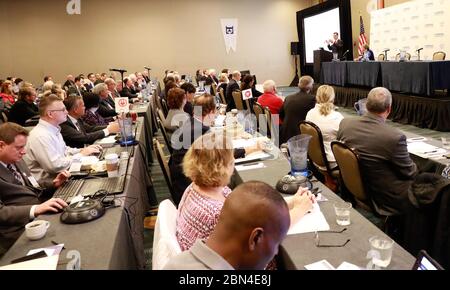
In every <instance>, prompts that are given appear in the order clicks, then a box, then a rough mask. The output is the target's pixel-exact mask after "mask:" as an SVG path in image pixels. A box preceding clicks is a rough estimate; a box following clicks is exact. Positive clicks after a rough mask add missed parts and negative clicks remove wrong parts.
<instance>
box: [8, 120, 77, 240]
mask: <svg viewBox="0 0 450 290" xmlns="http://www.w3.org/2000/svg"><path fill="white" fill-rule="evenodd" d="M27 136H28V131H27V130H26V129H25V128H23V127H21V126H19V125H17V124H14V123H5V124H2V125H0V248H2V247H3V248H4V249H7V248H9V247H10V246H11V245H12V244H13V243H14V241H15V240H16V239H17V238H18V237H19V236H20V234H21V233H22V232H23V230H24V225H25V224H27V223H28V222H30V221H32V220H33V219H34V218H36V217H37V216H39V215H41V214H43V213H51V212H58V211H61V210H62V209H63V208H64V207H66V206H67V204H66V203H65V202H64V201H63V200H61V199H54V198H52V199H49V200H47V201H45V200H46V196H45V195H46V194H44V192H43V189H51V188H57V187H59V186H61V185H62V184H63V183H64V182H65V181H66V180H67V179H68V178H69V176H70V173H68V172H67V171H62V172H61V173H59V174H58V175H57V176H56V178H55V179H54V180H42V181H41V182H40V183H37V181H36V180H35V179H34V178H33V176H32V175H31V173H30V171H29V170H28V168H27V167H26V165H25V164H24V163H23V161H22V157H23V156H24V155H25V153H26V151H25V144H26V143H27ZM47 198H48V196H47ZM42 202H43V203H42Z"/></svg>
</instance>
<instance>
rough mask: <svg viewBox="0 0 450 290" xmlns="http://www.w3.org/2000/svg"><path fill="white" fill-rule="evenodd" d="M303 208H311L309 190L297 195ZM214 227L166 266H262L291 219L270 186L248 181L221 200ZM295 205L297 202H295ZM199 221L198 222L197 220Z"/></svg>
mask: <svg viewBox="0 0 450 290" xmlns="http://www.w3.org/2000/svg"><path fill="white" fill-rule="evenodd" d="M296 198H297V199H298V201H299V203H301V204H302V207H303V208H302V209H301V210H302V211H303V212H304V213H306V212H307V211H308V210H310V209H311V206H312V202H311V200H312V197H311V196H310V193H308V194H304V195H303V196H302V197H299V196H297V197H296ZM222 204H223V206H222V208H221V209H219V211H220V215H219V217H218V219H216V225H214V227H213V228H214V230H213V231H212V232H211V233H210V235H209V237H205V238H203V239H201V238H200V239H198V240H196V241H195V242H194V244H193V245H192V247H191V248H190V249H189V250H188V251H185V252H183V253H181V254H179V255H178V256H175V257H173V258H172V259H171V260H170V261H169V262H168V263H167V265H166V266H165V267H164V269H166V270H264V269H266V268H267V265H268V264H269V263H270V262H271V261H272V260H273V259H274V257H275V255H277V254H278V249H279V247H280V244H281V242H282V241H283V240H284V238H285V237H286V234H287V232H288V230H289V227H290V225H291V224H294V223H295V222H294V221H292V220H291V219H292V210H290V209H289V205H288V204H287V203H286V201H285V200H284V199H283V197H282V196H281V195H280V194H279V193H278V192H277V191H276V190H274V189H273V188H272V187H271V186H269V185H267V184H265V183H263V182H259V181H250V182H247V183H244V184H242V185H240V186H238V187H237V188H236V189H235V190H234V191H233V192H232V193H231V194H229V195H228V197H227V198H226V199H225V201H224V202H223V203H222ZM295 207H296V208H297V209H298V208H300V206H295ZM199 225H200V224H199Z"/></svg>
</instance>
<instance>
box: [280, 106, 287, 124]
mask: <svg viewBox="0 0 450 290" xmlns="http://www.w3.org/2000/svg"><path fill="white" fill-rule="evenodd" d="M284 106H286V101H285V102H284V103H283V106H281V109H280V112H279V114H280V120H281V121H284V115H285V113H284Z"/></svg>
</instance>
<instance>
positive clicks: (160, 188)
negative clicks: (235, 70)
mask: <svg viewBox="0 0 450 290" xmlns="http://www.w3.org/2000/svg"><path fill="white" fill-rule="evenodd" d="M278 91H279V94H281V95H282V96H289V95H291V94H294V93H296V92H297V91H298V88H293V87H279V88H278ZM338 111H339V112H341V113H342V114H343V115H344V117H348V116H356V112H355V110H354V109H353V108H339V109H338ZM388 123H389V124H390V125H391V126H393V127H396V128H398V129H400V130H402V131H406V132H411V133H415V134H418V135H422V136H425V137H427V138H434V139H440V138H441V137H447V138H450V133H448V132H438V131H433V130H429V129H422V128H417V127H414V126H411V125H402V124H398V123H394V122H391V121H388ZM156 138H157V139H158V140H159V142H160V143H161V144H165V143H164V139H163V138H162V136H161V135H160V133H158V135H157V136H156ZM164 149H165V152H166V154H168V153H167V148H164ZM154 160H155V162H154V163H153V166H152V167H151V172H152V179H153V184H154V189H155V192H156V197H157V199H158V202H161V201H163V200H165V199H168V198H169V199H170V193H169V189H168V188H167V183H166V181H165V179H164V175H163V173H162V171H161V168H160V166H159V163H158V161H157V159H156V158H154ZM366 217H367V218H369V219H370V218H371V217H370V216H366ZM373 222H374V223H376V221H373ZM144 246H145V257H146V265H147V269H151V268H152V253H153V252H152V248H153V230H151V229H145V230H144Z"/></svg>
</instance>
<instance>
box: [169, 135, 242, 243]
mask: <svg viewBox="0 0 450 290" xmlns="http://www.w3.org/2000/svg"><path fill="white" fill-rule="evenodd" d="M183 171H184V174H185V175H186V176H187V177H188V178H189V179H190V180H192V183H191V185H189V186H188V188H187V189H186V191H185V192H184V194H183V197H182V199H181V201H180V204H179V206H178V216H177V230H176V236H177V240H178V243H179V244H180V247H181V250H183V251H185V250H188V249H189V248H190V247H191V246H192V245H193V244H194V243H195V241H196V240H197V239H206V238H207V237H209V235H210V233H211V232H212V231H213V229H214V227H215V226H216V224H217V221H218V219H219V214H220V211H221V210H222V206H223V203H224V202H225V198H227V196H228V195H229V194H230V193H231V189H230V188H229V187H228V186H227V185H228V184H229V183H230V179H231V176H232V175H233V171H234V151H233V145H232V144H231V140H229V138H226V135H225V134H220V133H207V134H205V135H202V136H201V137H199V138H198V139H197V140H195V141H194V143H193V144H192V146H191V148H189V150H188V152H187V153H186V155H185V157H184V160H183Z"/></svg>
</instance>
